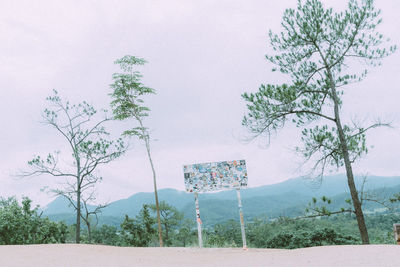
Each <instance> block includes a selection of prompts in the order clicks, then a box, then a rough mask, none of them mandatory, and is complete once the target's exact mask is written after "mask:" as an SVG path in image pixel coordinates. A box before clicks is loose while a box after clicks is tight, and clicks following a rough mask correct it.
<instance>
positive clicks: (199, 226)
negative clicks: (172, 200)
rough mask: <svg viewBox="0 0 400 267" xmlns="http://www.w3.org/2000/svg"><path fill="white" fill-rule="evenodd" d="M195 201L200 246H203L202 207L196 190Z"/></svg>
mask: <svg viewBox="0 0 400 267" xmlns="http://www.w3.org/2000/svg"><path fill="white" fill-rule="evenodd" d="M194 202H195V204H196V220H197V233H198V235H199V247H200V248H202V247H203V237H202V236H201V223H202V222H201V219H200V209H199V195H198V193H197V192H194Z"/></svg>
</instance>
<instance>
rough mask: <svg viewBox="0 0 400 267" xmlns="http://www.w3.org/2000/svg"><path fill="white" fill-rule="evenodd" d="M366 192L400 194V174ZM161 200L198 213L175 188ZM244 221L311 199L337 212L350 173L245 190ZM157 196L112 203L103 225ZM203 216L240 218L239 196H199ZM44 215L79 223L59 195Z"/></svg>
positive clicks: (298, 209) (208, 219)
mask: <svg viewBox="0 0 400 267" xmlns="http://www.w3.org/2000/svg"><path fill="white" fill-rule="evenodd" d="M355 180H356V185H357V187H358V188H360V187H361V184H362V181H363V179H362V177H356V178H355ZM364 190H365V191H369V192H370V193H373V194H375V195H378V194H379V195H381V196H383V195H387V196H388V195H393V194H394V193H399V192H400V176H396V177H379V176H368V178H367V181H366V183H365V185H364ZM158 193H159V199H160V201H166V202H167V203H169V204H170V205H172V206H174V207H176V208H177V209H178V210H180V211H181V212H183V213H184V215H185V217H187V218H193V217H194V214H195V208H194V197H193V194H189V193H186V192H183V191H178V190H175V189H161V190H159V191H158ZM241 196H242V202H243V212H244V217H245V220H252V219H253V218H254V217H260V216H264V217H265V216H266V217H268V218H270V219H272V218H276V217H279V216H289V217H295V216H301V215H302V214H304V210H305V208H306V206H307V204H308V203H309V202H310V201H311V199H312V197H321V196H327V197H330V198H331V199H332V204H331V205H330V206H331V208H332V209H337V208H340V207H344V206H345V205H346V204H345V202H344V200H345V199H348V198H350V194H349V192H348V186H347V178H346V176H345V175H334V176H326V177H324V178H323V180H322V181H321V182H320V183H319V182H316V181H311V180H307V179H304V178H293V179H289V180H286V181H284V182H281V183H278V184H273V185H266V186H260V187H254V188H247V189H242V190H241ZM153 203H154V194H153V193H137V194H134V195H132V196H131V197H129V198H126V199H121V200H117V201H114V202H112V203H110V205H109V206H107V207H106V208H105V209H104V210H103V212H102V214H101V215H100V216H99V222H100V224H109V225H115V226H119V225H120V223H121V222H122V220H123V218H124V216H125V214H127V215H129V216H130V217H133V216H135V215H137V214H138V212H139V211H140V209H141V208H142V206H143V204H153ZM199 203H200V213H201V217H202V221H203V223H204V224H205V225H213V224H215V223H219V222H223V221H226V220H229V219H234V220H238V217H239V216H238V203H237V197H236V192H235V191H234V190H231V191H221V192H216V193H202V194H199ZM378 207H379V206H377V204H376V203H375V204H373V203H372V204H368V205H366V206H365V207H364V208H365V210H373V209H375V208H378ZM44 215H46V216H48V217H49V218H50V219H52V220H56V221H59V220H64V221H66V222H67V223H69V224H73V223H74V221H75V217H74V210H73V209H72V208H71V207H69V206H68V202H67V201H66V200H65V199H63V198H61V197H59V198H57V199H55V200H54V201H53V202H51V203H49V204H48V205H47V206H46V207H45V208H44Z"/></svg>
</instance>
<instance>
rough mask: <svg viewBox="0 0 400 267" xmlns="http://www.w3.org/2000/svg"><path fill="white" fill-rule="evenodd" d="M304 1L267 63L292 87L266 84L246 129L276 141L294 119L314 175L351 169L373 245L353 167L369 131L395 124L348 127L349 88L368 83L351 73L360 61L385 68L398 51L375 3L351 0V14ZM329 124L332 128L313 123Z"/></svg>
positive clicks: (273, 38)
mask: <svg viewBox="0 0 400 267" xmlns="http://www.w3.org/2000/svg"><path fill="white" fill-rule="evenodd" d="M302 2H303V1H300V0H299V1H298V5H297V10H294V9H287V10H286V11H285V13H284V15H283V20H282V26H283V31H282V32H281V33H280V34H273V33H272V32H270V34H269V37H270V42H271V46H272V48H273V50H274V51H275V52H276V54H275V55H273V56H267V60H269V61H270V62H271V63H273V64H275V65H276V68H274V69H273V70H279V71H280V72H281V73H283V74H287V75H289V76H290V79H291V83H290V84H282V85H272V84H267V85H261V87H260V88H259V92H257V93H251V94H247V93H244V94H243V95H242V96H243V98H244V99H245V101H247V107H248V110H249V113H248V115H246V116H245V117H244V118H243V125H244V126H246V127H247V128H248V129H249V130H250V132H252V133H253V134H255V136H259V135H263V134H266V135H267V136H268V137H269V136H270V134H271V133H273V132H275V131H276V130H278V129H280V128H283V127H284V125H285V123H286V122H287V121H288V120H289V121H292V122H293V123H294V124H295V125H296V126H297V127H304V129H303V131H302V137H301V140H302V141H303V143H304V147H303V148H298V149H297V151H298V152H299V153H301V154H302V155H303V156H304V157H305V158H306V160H314V162H315V165H314V168H313V170H314V171H317V174H318V176H319V177H322V175H323V173H324V170H325V168H326V167H327V166H329V165H332V166H335V167H337V168H338V167H341V166H345V169H346V174H347V181H348V186H349V189H350V194H351V198H352V203H353V205H354V210H355V213H356V217H357V222H358V227H359V230H360V235H361V239H362V242H363V243H364V244H367V243H369V238H368V232H367V228H366V226H365V222H364V215H363V212H362V209H361V203H360V200H359V196H358V193H357V190H356V186H355V183H354V176H353V170H352V163H353V162H354V161H355V160H356V159H358V158H359V157H360V156H362V155H364V154H366V153H367V152H368V148H367V145H366V138H365V134H366V132H367V131H368V130H369V129H372V128H375V127H378V126H383V125H387V124H385V123H382V122H379V121H378V122H376V123H373V124H371V125H369V126H366V127H362V126H360V125H357V124H356V123H353V124H345V123H344V122H343V121H342V117H341V113H340V110H341V108H342V105H343V101H342V95H343V93H344V89H343V88H344V87H343V86H345V85H347V84H349V83H351V82H357V81H361V80H362V79H363V78H364V77H365V76H366V74H367V72H366V70H364V71H362V72H360V74H353V73H350V72H349V70H350V68H349V67H350V65H349V64H350V63H351V62H352V61H351V60H352V59H358V60H359V63H366V64H369V65H373V66H375V65H378V64H380V60H381V59H382V58H384V57H385V56H387V55H389V54H391V53H392V52H394V51H395V49H396V47H390V48H389V49H386V48H383V47H382V44H383V40H384V39H383V36H382V34H380V33H378V32H376V29H375V28H376V27H377V26H378V25H379V24H380V22H381V19H380V18H379V15H380V11H379V10H376V9H375V8H374V6H373V1H372V0H364V1H362V2H361V3H359V2H358V1H356V0H350V1H349V2H348V8H347V9H346V10H345V11H344V12H339V13H335V12H333V11H332V9H331V8H329V9H325V8H324V7H323V5H322V3H321V2H320V1H318V0H307V1H306V2H305V3H304V4H303V3H302ZM318 120H324V121H326V122H327V124H326V125H322V126H320V125H316V126H314V127H313V128H307V127H305V126H307V125H310V124H311V123H312V122H316V121H318Z"/></svg>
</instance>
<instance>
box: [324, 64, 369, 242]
mask: <svg viewBox="0 0 400 267" xmlns="http://www.w3.org/2000/svg"><path fill="white" fill-rule="evenodd" d="M328 75H329V79H330V82H331V92H332V98H333V101H334V112H335V120H336V127H337V130H338V134H339V141H340V146H341V150H342V155H343V160H344V165H345V167H346V175H347V183H348V186H349V189H350V195H351V199H352V201H353V206H354V210H355V213H356V218H357V223H358V229H359V231H360V235H361V240H362V243H363V244H369V237H368V231H367V226H366V225H365V220H364V214H363V211H362V207H361V202H360V199H359V198H358V192H357V188H356V185H355V183H354V175H353V169H352V167H351V162H350V157H349V150H348V147H347V141H346V137H345V134H344V131H343V127H342V123H341V121H340V114H339V101H338V96H337V93H336V88H335V86H334V83H333V77H332V74H331V72H330V70H329V69H328Z"/></svg>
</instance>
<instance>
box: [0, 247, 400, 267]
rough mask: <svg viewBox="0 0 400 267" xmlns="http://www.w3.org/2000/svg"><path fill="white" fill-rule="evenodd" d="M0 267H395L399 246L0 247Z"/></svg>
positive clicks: (399, 250)
mask: <svg viewBox="0 0 400 267" xmlns="http://www.w3.org/2000/svg"><path fill="white" fill-rule="evenodd" d="M0 266H24V267H25V266H86V267H87V266H147V267H151V266H218V267H222V266H318V267H319V266H335V267H342V266H352V267H353V266H376V267H381V266H396V267H399V266H400V246H396V245H367V246H326V247H313V248H305V249H295V250H284V249H249V250H247V251H245V250H242V249H230V248H204V249H199V248H131V247H111V246H100V245H75V244H56V245H26V246H0Z"/></svg>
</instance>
